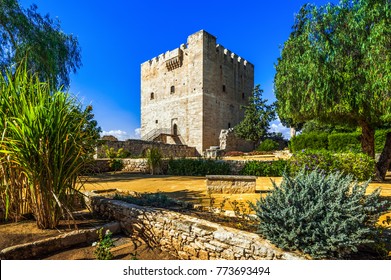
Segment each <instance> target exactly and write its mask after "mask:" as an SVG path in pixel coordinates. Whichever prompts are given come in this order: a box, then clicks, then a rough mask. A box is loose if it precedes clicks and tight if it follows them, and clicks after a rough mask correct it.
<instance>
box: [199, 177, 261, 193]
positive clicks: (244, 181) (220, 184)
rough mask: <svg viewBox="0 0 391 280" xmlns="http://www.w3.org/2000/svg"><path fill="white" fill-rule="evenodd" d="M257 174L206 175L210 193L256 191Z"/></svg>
mask: <svg viewBox="0 0 391 280" xmlns="http://www.w3.org/2000/svg"><path fill="white" fill-rule="evenodd" d="M256 180H257V177H255V176H233V175H206V188H207V190H208V193H210V194H212V193H231V194H232V193H255V189H256V185H257V183H256Z"/></svg>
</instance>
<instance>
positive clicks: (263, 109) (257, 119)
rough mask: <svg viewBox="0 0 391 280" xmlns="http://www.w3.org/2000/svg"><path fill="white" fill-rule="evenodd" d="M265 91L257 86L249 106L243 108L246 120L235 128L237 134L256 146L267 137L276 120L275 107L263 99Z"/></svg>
mask: <svg viewBox="0 0 391 280" xmlns="http://www.w3.org/2000/svg"><path fill="white" fill-rule="evenodd" d="M262 93H263V90H262V89H261V88H260V86H259V85H257V86H256V87H255V88H254V91H253V95H252V96H250V98H249V103H248V105H247V106H243V108H244V109H245V111H244V119H243V120H242V121H241V122H240V123H239V124H238V125H237V126H235V128H234V131H235V134H236V135H237V136H239V137H241V138H243V139H246V140H249V141H252V142H253V143H254V146H255V145H256V144H258V143H259V141H260V140H261V139H262V138H263V137H265V136H266V135H267V130H268V129H269V125H270V122H271V121H273V120H274V119H275V118H276V114H275V105H274V104H271V105H268V104H267V99H262Z"/></svg>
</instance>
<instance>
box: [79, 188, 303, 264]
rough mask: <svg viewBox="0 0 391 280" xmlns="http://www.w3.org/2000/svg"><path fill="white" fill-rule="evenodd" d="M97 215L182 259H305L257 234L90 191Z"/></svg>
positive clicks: (89, 200)
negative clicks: (117, 223) (115, 222)
mask: <svg viewBox="0 0 391 280" xmlns="http://www.w3.org/2000/svg"><path fill="white" fill-rule="evenodd" d="M86 195H87V203H88V204H89V205H90V207H91V209H92V211H93V212H94V213H95V214H98V215H100V216H102V217H103V218H107V219H111V220H116V221H118V222H119V223H120V227H121V229H122V231H124V232H125V233H126V234H128V235H130V236H137V237H139V238H143V239H144V241H145V242H147V243H148V244H150V245H151V246H157V247H160V249H161V250H164V251H167V252H169V253H171V254H172V255H174V256H175V257H178V259H182V260H215V259H226V260H275V259H281V260H305V259H308V258H307V257H306V256H304V255H300V254H297V253H295V252H287V251H283V250H281V249H279V248H277V247H276V246H274V245H273V244H272V243H271V242H270V241H268V240H265V239H263V238H261V237H260V236H259V235H257V234H255V233H250V232H246V231H241V230H237V229H234V228H229V227H225V226H222V225H219V224H217V223H213V222H209V221H206V220H202V219H198V218H195V217H192V216H189V215H185V214H181V213H178V212H173V211H169V210H166V209H160V208H152V207H141V206H138V205H135V204H130V203H126V202H123V201H119V200H113V199H109V198H105V197H102V196H99V195H98V194H96V193H93V192H89V193H86Z"/></svg>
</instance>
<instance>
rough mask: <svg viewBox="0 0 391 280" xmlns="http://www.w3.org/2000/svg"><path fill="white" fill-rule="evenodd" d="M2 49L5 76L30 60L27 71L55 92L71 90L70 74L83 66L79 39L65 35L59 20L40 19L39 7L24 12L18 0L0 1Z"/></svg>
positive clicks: (0, 66) (41, 17) (2, 69)
mask: <svg viewBox="0 0 391 280" xmlns="http://www.w3.org/2000/svg"><path fill="white" fill-rule="evenodd" d="M0 47H1V48H0V69H1V72H2V74H3V75H4V74H5V71H6V69H7V70H9V67H10V66H13V68H14V69H16V68H17V65H18V64H20V63H21V61H22V60H27V63H28V68H29V69H31V70H32V71H33V72H36V73H38V74H39V77H40V79H41V80H46V81H50V82H51V85H52V86H53V87H54V88H57V87H59V86H64V87H65V88H67V87H69V83H70V78H69V75H70V73H71V72H73V73H75V72H76V71H77V69H79V68H80V66H81V55H80V47H79V43H78V40H77V38H76V37H74V36H73V35H67V34H65V33H64V32H62V31H61V29H60V22H59V21H58V20H53V19H51V18H50V17H49V15H45V16H42V15H40V14H39V13H38V11H37V6H36V5H32V6H31V7H30V8H27V9H24V8H22V7H21V6H20V5H19V3H18V1H17V0H0Z"/></svg>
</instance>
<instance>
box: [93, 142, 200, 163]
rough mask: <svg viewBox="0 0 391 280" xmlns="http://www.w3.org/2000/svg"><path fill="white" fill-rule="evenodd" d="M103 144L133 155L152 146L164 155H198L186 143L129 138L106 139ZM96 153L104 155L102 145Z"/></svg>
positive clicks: (101, 156) (102, 156)
mask: <svg viewBox="0 0 391 280" xmlns="http://www.w3.org/2000/svg"><path fill="white" fill-rule="evenodd" d="M104 145H107V146H108V148H114V149H115V150H116V151H117V150H118V149H120V148H122V149H124V150H125V151H127V152H130V153H131V155H133V156H140V155H143V153H145V151H146V150H147V149H150V148H153V147H155V148H158V149H160V151H161V152H162V153H163V155H164V157H195V156H197V155H198V153H197V150H196V149H195V148H193V147H188V146H186V145H172V144H164V143H160V142H150V141H143V140H137V139H130V140H126V141H106V142H105V144H104ZM96 154H97V157H98V158H104V157H105V152H104V149H103V145H100V146H98V147H97V151H96Z"/></svg>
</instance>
